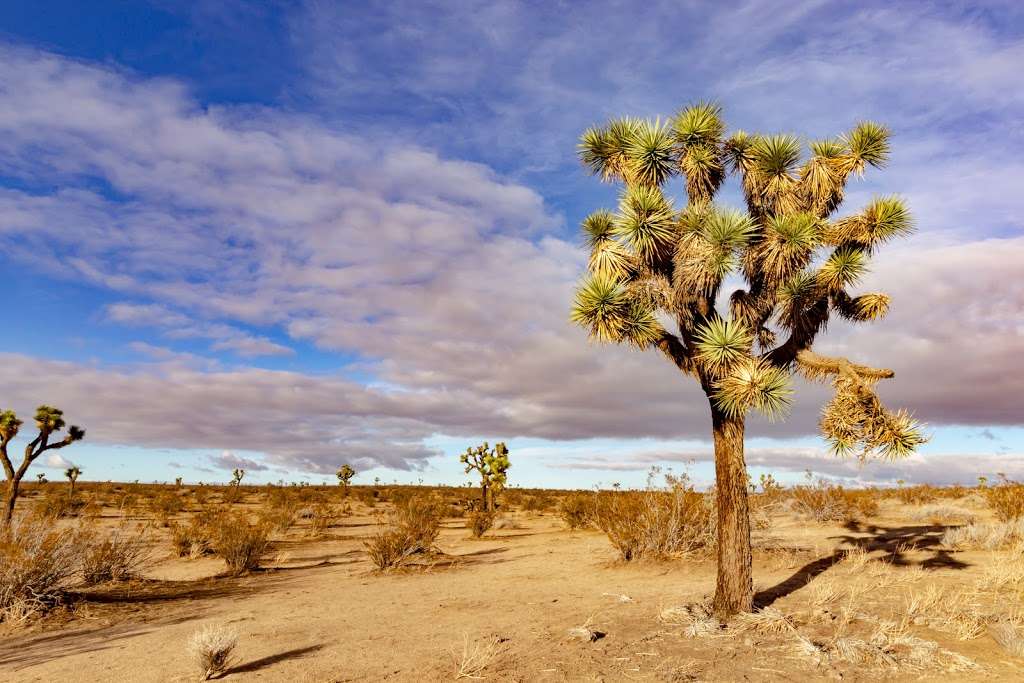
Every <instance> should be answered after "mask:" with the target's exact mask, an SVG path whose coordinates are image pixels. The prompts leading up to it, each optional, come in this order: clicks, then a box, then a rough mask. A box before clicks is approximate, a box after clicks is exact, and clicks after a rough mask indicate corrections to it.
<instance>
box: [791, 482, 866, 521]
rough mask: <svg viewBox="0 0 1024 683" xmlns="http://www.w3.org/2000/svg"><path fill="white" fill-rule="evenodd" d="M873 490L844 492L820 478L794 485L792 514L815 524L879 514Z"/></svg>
mask: <svg viewBox="0 0 1024 683" xmlns="http://www.w3.org/2000/svg"><path fill="white" fill-rule="evenodd" d="M875 495H876V494H875V492H874V491H872V490H863V491H855V490H847V489H845V488H843V487H842V486H838V485H834V484H829V483H828V482H827V481H825V480H823V479H819V480H818V481H817V482H811V481H808V483H807V484H806V485H801V486H794V487H793V488H792V490H791V491H790V496H791V497H792V505H791V507H792V509H793V511H794V512H796V513H798V514H800V515H803V516H805V517H810V518H811V519H813V520H814V521H816V522H843V521H849V520H852V519H857V518H858V517H873V516H875V515H877V514H878V509H879V506H878V501H877V500H876V498H875Z"/></svg>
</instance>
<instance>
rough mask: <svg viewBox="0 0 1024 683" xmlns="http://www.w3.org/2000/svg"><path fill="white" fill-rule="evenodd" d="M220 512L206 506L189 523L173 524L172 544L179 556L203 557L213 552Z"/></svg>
mask: <svg viewBox="0 0 1024 683" xmlns="http://www.w3.org/2000/svg"><path fill="white" fill-rule="evenodd" d="M219 515H220V512H219V511H217V510H216V509H214V508H204V509H201V510H199V512H197V513H196V514H194V515H193V516H192V519H190V520H189V522H188V524H177V523H172V524H171V545H172V547H173V548H174V553H175V554H176V555H177V556H178V557H193V558H194V557H202V556H203V555H212V554H213V534H214V527H215V523H216V521H217V518H218V516H219Z"/></svg>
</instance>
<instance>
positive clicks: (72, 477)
mask: <svg viewBox="0 0 1024 683" xmlns="http://www.w3.org/2000/svg"><path fill="white" fill-rule="evenodd" d="M81 473H82V470H81V469H80V468H79V467H78V465H72V466H71V467H69V468H67V469H66V470H64V476H65V477H67V478H68V483H69V484H71V487H70V488H69V489H68V500H71V499H73V498H74V497H75V482H76V481H78V475H80V474H81Z"/></svg>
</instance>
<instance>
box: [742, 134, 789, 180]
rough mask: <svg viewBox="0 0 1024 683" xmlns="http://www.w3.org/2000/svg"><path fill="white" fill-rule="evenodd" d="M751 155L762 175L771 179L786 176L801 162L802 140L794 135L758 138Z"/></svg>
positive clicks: (755, 140)
mask: <svg viewBox="0 0 1024 683" xmlns="http://www.w3.org/2000/svg"><path fill="white" fill-rule="evenodd" d="M751 153H752V155H753V158H754V163H755V165H756V166H757V170H758V171H759V172H760V173H761V174H763V175H765V176H767V177H769V178H771V177H776V176H785V175H788V174H790V173H792V172H793V170H794V169H795V168H796V165H797V164H798V163H799V162H800V140H798V139H797V138H796V137H795V136H793V135H763V136H758V137H757V138H755V139H754V144H753V146H752V147H751Z"/></svg>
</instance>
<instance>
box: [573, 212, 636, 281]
mask: <svg viewBox="0 0 1024 683" xmlns="http://www.w3.org/2000/svg"><path fill="white" fill-rule="evenodd" d="M582 227H583V235H584V240H585V241H586V244H587V246H588V247H589V248H590V261H589V263H588V265H589V267H590V272H591V273H597V274H599V275H608V276H611V277H614V278H622V277H624V276H625V275H626V274H627V273H629V271H630V269H631V268H632V264H633V261H632V259H631V258H630V255H629V253H628V252H627V250H626V249H625V247H624V246H623V245H622V244H621V243H620V242H619V241H618V240H617V239H616V233H615V216H614V214H612V212H611V211H605V210H601V211H595V212H594V213H592V214H590V215H589V216H587V217H586V218H585V219H584V220H583V225H582Z"/></svg>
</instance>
